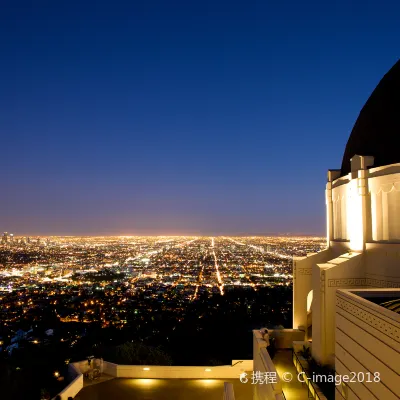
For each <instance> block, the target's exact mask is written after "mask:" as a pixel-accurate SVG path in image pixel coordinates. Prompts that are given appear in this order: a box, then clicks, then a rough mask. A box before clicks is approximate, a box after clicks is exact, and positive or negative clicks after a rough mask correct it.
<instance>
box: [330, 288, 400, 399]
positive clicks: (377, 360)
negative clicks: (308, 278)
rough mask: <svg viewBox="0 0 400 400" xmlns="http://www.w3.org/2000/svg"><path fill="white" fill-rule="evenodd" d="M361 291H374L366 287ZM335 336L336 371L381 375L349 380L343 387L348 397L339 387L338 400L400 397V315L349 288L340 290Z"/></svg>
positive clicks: (399, 292)
mask: <svg viewBox="0 0 400 400" xmlns="http://www.w3.org/2000/svg"><path fill="white" fill-rule="evenodd" d="M387 290H389V289H387ZM360 292H364V293H368V292H373V291H372V290H370V289H365V290H362V291H360ZM398 296H400V290H399V291H398ZM335 336H336V346H335V354H336V360H335V368H336V373H337V374H340V375H342V376H343V375H349V374H350V373H351V372H355V373H359V372H361V373H364V376H368V375H366V374H367V373H371V374H372V376H373V374H374V373H375V372H378V373H379V374H380V382H370V383H369V382H365V381H364V382H349V383H347V388H345V389H344V390H345V391H346V392H347V396H346V397H343V396H342V394H341V390H342V388H341V387H337V390H336V393H337V394H336V399H343V398H347V399H378V400H395V399H397V400H398V399H400V315H399V314H397V313H394V312H392V311H390V310H386V309H384V308H383V307H380V306H379V305H376V304H374V303H372V302H370V301H368V300H366V299H363V298H361V297H359V296H357V295H356V294H354V293H351V292H349V291H347V290H338V291H337V295H336V335H335ZM350 375H351V374H350ZM356 380H357V379H356ZM365 380H366V379H365Z"/></svg>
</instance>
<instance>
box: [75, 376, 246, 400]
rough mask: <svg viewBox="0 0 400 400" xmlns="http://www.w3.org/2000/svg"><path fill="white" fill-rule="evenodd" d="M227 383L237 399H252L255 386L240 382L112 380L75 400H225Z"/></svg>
mask: <svg viewBox="0 0 400 400" xmlns="http://www.w3.org/2000/svg"><path fill="white" fill-rule="evenodd" d="M224 382H231V383H233V386H234V391H235V400H252V398H253V386H252V385H251V384H243V383H240V382H239V380H237V379H231V380H230V379H122V378H121V379H112V380H109V381H107V382H101V383H98V384H96V385H90V386H86V387H84V388H83V389H82V390H81V391H80V392H79V394H78V395H77V396H76V397H75V400H110V399H112V400H125V399H126V400H171V399H173V400H188V399H190V400H205V399H206V400H222V399H223V393H224Z"/></svg>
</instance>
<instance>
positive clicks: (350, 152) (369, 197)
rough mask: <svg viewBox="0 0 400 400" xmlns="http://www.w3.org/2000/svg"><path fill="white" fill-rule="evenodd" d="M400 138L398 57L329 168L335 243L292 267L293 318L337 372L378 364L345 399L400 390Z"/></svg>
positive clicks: (330, 240) (341, 393)
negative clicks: (375, 378)
mask: <svg viewBox="0 0 400 400" xmlns="http://www.w3.org/2000/svg"><path fill="white" fill-rule="evenodd" d="M399 139H400V61H398V62H397V63H396V64H395V65H394V66H393V67H392V69H390V71H389V72H388V73H387V74H386V75H385V76H384V77H383V78H382V80H381V81H380V82H379V84H378V86H377V87H376V89H375V90H374V91H373V93H372V94H371V96H370V98H369V99H368V101H367V102H366V104H365V105H364V107H363V108H362V110H361V112H360V115H359V117H358V119H357V121H356V123H355V125H354V128H353V130H352V132H351V135H350V138H349V140H348V142H347V146H346V148H345V151H344V155H343V161H342V166H341V169H337V170H329V171H328V179H327V180H328V182H327V184H326V191H325V193H326V221H327V249H326V250H325V251H322V252H321V253H318V254H313V255H309V256H307V257H305V258H301V259H296V260H295V261H294V266H293V269H294V271H293V278H294V294H293V325H294V327H295V328H300V330H304V331H305V333H306V339H307V340H308V341H309V342H310V343H312V344H311V354H312V357H313V359H314V360H315V361H317V362H318V363H321V364H325V365H326V364H328V365H331V366H332V367H334V368H335V370H336V374H349V373H350V372H357V373H358V372H364V373H366V372H370V373H371V374H372V375H373V373H374V372H379V373H380V382H379V383H376V382H374V383H372V382H371V383H365V382H354V383H347V384H345V385H341V387H337V388H336V389H337V390H336V398H337V399H343V398H348V399H353V398H354V399H356V398H359V399H399V398H400V376H399V374H400V314H399V312H400V300H399V299H400V289H397V290H396V289H395V288H400V148H399V145H398V143H399V142H400V141H399ZM396 311H397V312H396ZM342 386H343V387H342Z"/></svg>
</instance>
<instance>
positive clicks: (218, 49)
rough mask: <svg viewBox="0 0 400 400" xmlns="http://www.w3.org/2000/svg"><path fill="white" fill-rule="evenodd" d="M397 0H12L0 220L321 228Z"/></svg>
mask: <svg viewBox="0 0 400 400" xmlns="http://www.w3.org/2000/svg"><path fill="white" fill-rule="evenodd" d="M399 15H400V3H399V2H386V3H385V2H382V1H374V2H367V1H359V2H352V1H348V0H345V1H341V0H340V1H335V2H323V1H322V2H321V1H306V2H300V1H291V2H288V1H286V2H282V1H265V0H263V1H261V0H260V1H239V2H238V1H219V0H212V1H206V0H202V1H187V0H185V1H173V0H168V1H165V0H162V1H152V0H143V1H134V0H132V1H127V0H125V1H107V2H102V1H85V0H81V1H78V0H75V1H62V0H60V1H54V0H51V1H45V0H44V1H29V2H28V1H18V0H3V1H2V6H1V12H0V43H1V47H0V50H1V53H0V54H1V58H0V77H1V78H0V82H1V85H0V132H1V157H0V179H1V195H0V230H8V231H11V232H15V233H16V234H35V233H37V234H120V233H121V234H160V233H165V234H179V233H187V234H249V235H253V234H264V233H284V232H291V233H310V234H313V233H316V234H318V233H321V234H324V232H325V215H324V213H325V204H324V187H325V181H326V171H327V169H328V168H340V164H341V157H342V154H343V150H344V147H345V144H346V141H347V138H348V135H349V133H350V131H351V128H352V126H353V124H354V122H355V119H356V118H357V116H358V113H359V111H360V109H361V107H362V105H363V104H364V103H365V101H366V100H367V98H368V96H369V94H370V93H371V91H372V90H373V89H374V87H375V86H376V84H377V83H378V81H379V80H380V78H381V77H382V76H383V74H384V73H386V72H387V70H388V69H389V68H390V67H391V66H392V65H393V64H394V63H395V62H396V60H397V59H398V57H399V54H400V53H399V43H400V23H399Z"/></svg>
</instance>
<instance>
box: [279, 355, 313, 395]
mask: <svg viewBox="0 0 400 400" xmlns="http://www.w3.org/2000/svg"><path fill="white" fill-rule="evenodd" d="M272 361H273V362H274V365H275V367H276V370H277V371H278V375H279V376H280V377H281V379H282V374H283V373H284V372H290V373H291V374H292V376H293V380H292V381H291V382H290V383H287V382H284V381H283V380H282V390H283V393H284V395H285V397H286V400H303V399H304V400H307V399H308V389H307V386H306V385H305V384H302V383H301V382H299V381H298V380H297V374H298V372H297V370H296V367H295V366H294V364H293V361H292V350H278V351H277V352H276V354H275V357H274V359H273V360H272Z"/></svg>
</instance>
